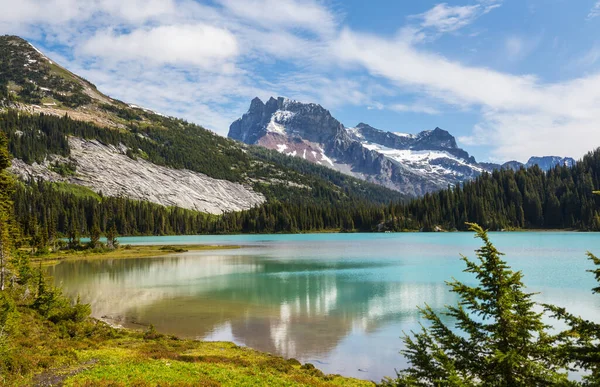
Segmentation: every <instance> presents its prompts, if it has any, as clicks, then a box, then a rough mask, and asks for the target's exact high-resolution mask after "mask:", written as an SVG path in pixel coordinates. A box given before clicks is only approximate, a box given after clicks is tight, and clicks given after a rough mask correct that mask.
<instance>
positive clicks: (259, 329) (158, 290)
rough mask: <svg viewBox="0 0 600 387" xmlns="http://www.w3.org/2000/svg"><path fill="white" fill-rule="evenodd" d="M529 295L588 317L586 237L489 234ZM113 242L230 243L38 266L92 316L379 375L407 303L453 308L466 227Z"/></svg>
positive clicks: (389, 367)
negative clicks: (451, 288)
mask: <svg viewBox="0 0 600 387" xmlns="http://www.w3.org/2000/svg"><path fill="white" fill-rule="evenodd" d="M491 238H492V241H493V242H494V243H495V244H496V246H497V247H498V248H499V249H500V250H501V251H503V252H504V253H506V257H505V258H506V260H507V261H508V262H509V263H510V264H511V265H512V266H513V268H515V269H518V270H522V271H523V273H524V276H525V277H524V282H525V283H526V284H527V286H528V287H529V290H530V291H532V292H540V294H539V295H538V296H537V300H539V301H541V302H549V303H554V304H556V305H560V306H565V307H568V309H569V310H570V311H571V312H573V313H576V314H580V315H582V316H584V317H586V318H590V319H596V320H600V296H594V295H593V294H592V293H591V288H592V287H594V286H597V285H596V284H595V281H594V279H593V276H592V275H591V274H590V273H586V270H587V269H591V268H592V267H593V265H592V263H591V262H590V261H589V260H587V259H586V256H585V253H586V251H588V250H589V251H592V252H596V253H598V254H600V234H596V233H558V232H539V233H535V232H526V233H492V234H491ZM120 240H121V243H122V244H132V245H135V244H171V245H174V244H222V245H226V244H231V245H244V246H247V247H244V248H242V249H235V250H218V251H202V252H190V253H184V254H177V255H172V256H168V257H159V258H143V259H124V260H90V261H65V262H62V263H60V264H58V265H56V266H54V267H51V268H50V269H49V271H50V273H51V274H52V275H53V276H54V277H55V281H56V283H58V284H60V285H61V286H62V287H63V288H64V290H65V292H66V293H67V294H69V295H71V296H73V297H76V296H77V295H80V296H81V299H82V301H84V302H89V303H91V304H92V308H93V314H94V316H95V317H105V318H110V319H112V320H113V321H117V322H120V323H121V324H122V325H124V326H129V327H136V326H137V327H141V326H143V325H148V324H153V325H154V326H155V327H156V328H157V329H158V330H159V331H161V332H164V333H169V334H175V335H179V336H184V337H189V338H198V339H205V340H226V341H234V342H236V343H238V344H240V345H246V346H249V347H252V348H256V349H259V350H263V351H268V352H271V353H276V354H280V355H283V356H285V357H294V358H297V359H298V360H300V361H302V362H311V363H314V364H315V365H316V366H317V367H319V368H320V369H322V370H323V371H324V372H326V373H339V374H342V375H346V376H354V377H359V378H362V379H371V380H376V381H379V380H381V378H382V377H384V376H386V375H387V376H393V375H394V374H395V372H394V370H395V369H399V368H402V367H404V365H405V362H404V361H403V358H402V356H401V355H400V354H399V353H398V352H399V351H400V350H401V349H402V340H401V339H400V338H399V337H400V336H401V335H402V332H403V331H406V332H409V331H410V330H414V329H416V328H417V327H418V321H419V315H418V312H417V306H422V305H424V304H425V303H427V304H429V305H430V306H432V307H433V308H434V309H435V310H438V311H440V310H442V309H443V306H444V305H446V304H450V303H454V302H455V301H456V299H455V297H454V296H453V295H452V294H450V293H449V292H448V291H447V290H448V289H447V287H446V285H445V283H444V281H446V280H450V279H451V278H452V277H455V278H457V279H460V280H464V281H466V282H469V283H473V278H472V277H471V276H469V275H467V274H465V273H463V272H462V270H463V269H464V264H463V263H462V262H461V261H460V260H459V257H460V254H465V255H467V256H468V257H471V258H473V257H474V253H473V250H474V249H476V248H477V247H478V246H479V245H480V244H479V241H478V240H476V239H474V238H473V235H472V234H469V233H447V234H420V233H406V234H313V235H252V236H247V235H245V236H177V237H140V238H121V239H120Z"/></svg>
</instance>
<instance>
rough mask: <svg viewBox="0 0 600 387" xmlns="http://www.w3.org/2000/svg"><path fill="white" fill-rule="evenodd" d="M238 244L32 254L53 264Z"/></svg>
mask: <svg viewBox="0 0 600 387" xmlns="http://www.w3.org/2000/svg"><path fill="white" fill-rule="evenodd" d="M240 248H242V246H240V245H231V246H229V245H227V246H224V245H175V246H173V245H135V246H131V245H127V246H123V247H120V248H118V249H114V250H66V251H63V250H61V251H56V252H52V253H49V254H44V255H39V256H35V255H34V256H32V257H31V262H32V263H35V264H40V263H41V264H42V265H44V266H47V265H50V266H51V265H55V264H58V263H60V262H62V261H66V260H91V259H131V258H153V257H162V256H166V255H171V254H177V253H187V252H190V251H213V250H214V251H218V250H235V249H240Z"/></svg>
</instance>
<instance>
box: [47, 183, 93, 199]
mask: <svg viewBox="0 0 600 387" xmlns="http://www.w3.org/2000/svg"><path fill="white" fill-rule="evenodd" d="M52 185H53V186H54V188H56V190H58V191H59V192H62V193H67V194H73V195H75V196H76V197H78V198H82V199H85V198H93V199H96V200H98V201H100V200H101V199H102V198H101V197H100V195H98V194H97V193H96V192H94V191H92V190H91V189H89V188H86V187H84V186H81V185H75V184H70V183H52Z"/></svg>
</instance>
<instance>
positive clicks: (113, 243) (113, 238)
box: [106, 222, 119, 249]
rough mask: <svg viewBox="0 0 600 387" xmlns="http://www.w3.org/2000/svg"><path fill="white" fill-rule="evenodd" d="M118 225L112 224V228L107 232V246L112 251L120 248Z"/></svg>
mask: <svg viewBox="0 0 600 387" xmlns="http://www.w3.org/2000/svg"><path fill="white" fill-rule="evenodd" d="M117 236H118V234H117V225H116V224H115V222H112V224H111V226H110V228H109V229H108V231H107V232H106V245H107V246H108V248H110V249H116V248H118V247H119V242H118V241H117Z"/></svg>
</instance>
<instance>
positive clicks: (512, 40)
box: [505, 36, 525, 57]
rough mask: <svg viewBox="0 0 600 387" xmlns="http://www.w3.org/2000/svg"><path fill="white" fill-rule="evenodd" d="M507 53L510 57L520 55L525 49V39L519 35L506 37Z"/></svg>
mask: <svg viewBox="0 0 600 387" xmlns="http://www.w3.org/2000/svg"><path fill="white" fill-rule="evenodd" d="M505 45H506V53H507V54H508V56H509V57H518V56H520V55H521V53H522V52H523V50H524V49H525V43H524V42H523V39H521V38H519V37H518V36H511V37H509V38H508V39H506V43H505Z"/></svg>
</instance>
